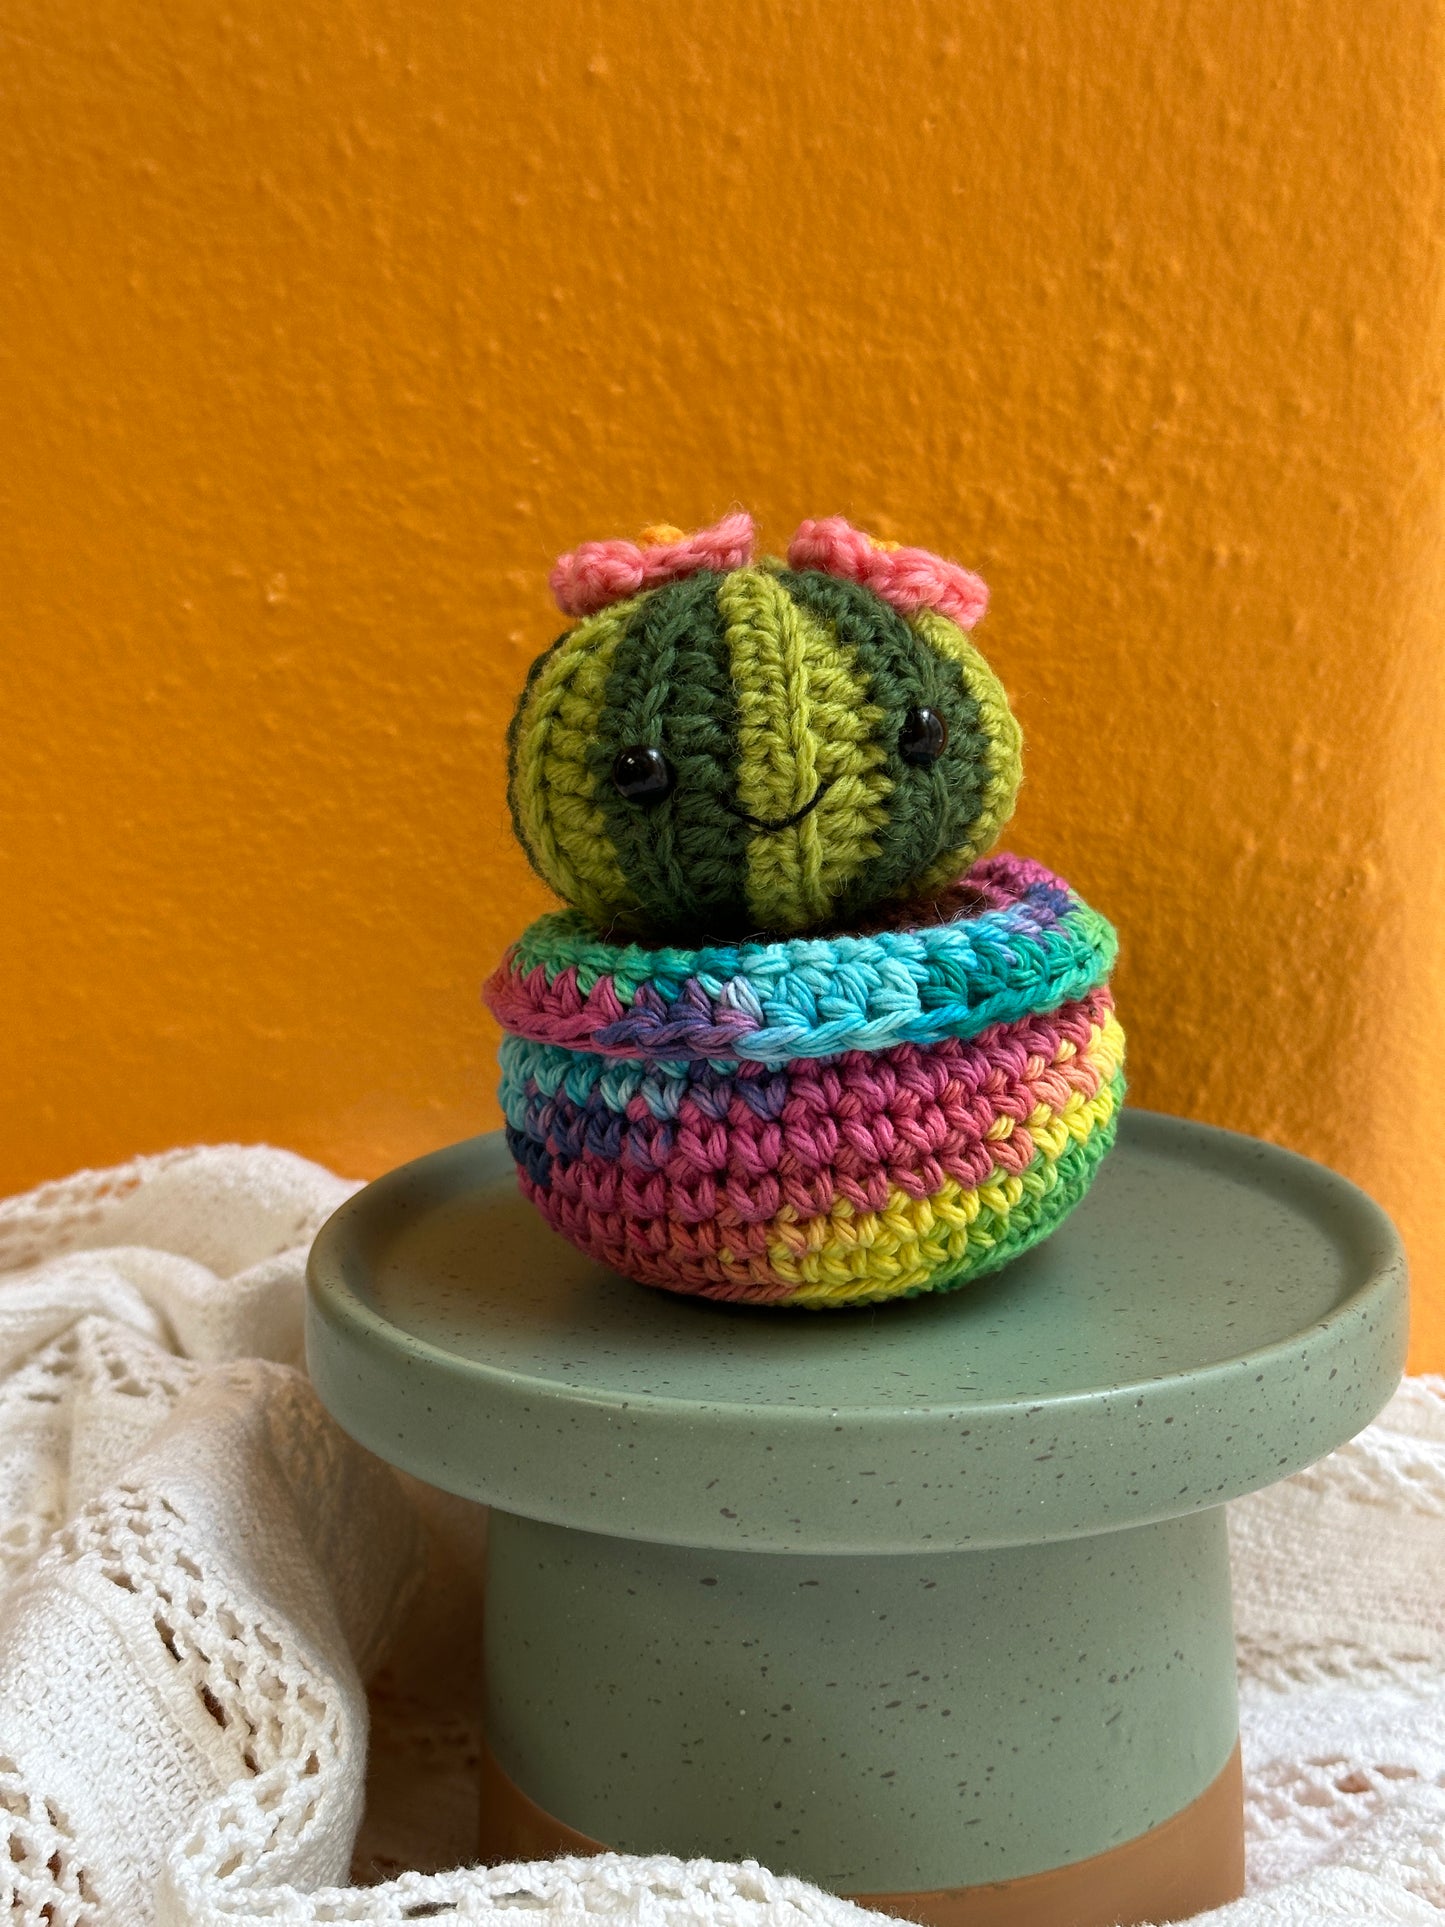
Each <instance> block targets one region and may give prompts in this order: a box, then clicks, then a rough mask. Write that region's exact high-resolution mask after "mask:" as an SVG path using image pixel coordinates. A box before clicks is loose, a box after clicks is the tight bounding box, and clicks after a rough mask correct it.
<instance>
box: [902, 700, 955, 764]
mask: <svg viewBox="0 0 1445 1927" xmlns="http://www.w3.org/2000/svg"><path fill="white" fill-rule="evenodd" d="M947 748H948V724H947V723H946V722H945V721H944V720H943V718H942V717H941V716H940V715H939V713H938V711H937V710H936V709H927V708H920V709H910V710H909V712H908V714H907V715H906V716H905V717H904V719H903V727H902V729H901V730H899V732H898V754H899V755H900V756H901V757H902V758H903V760H904V762H905V763H912V764H913V766H914V767H915V769H927V768H928V766H929V764H930V763H936V762H937V761H938V759H939V757H940V756H941V755H942V754H943V752H944V750H946V749H947Z"/></svg>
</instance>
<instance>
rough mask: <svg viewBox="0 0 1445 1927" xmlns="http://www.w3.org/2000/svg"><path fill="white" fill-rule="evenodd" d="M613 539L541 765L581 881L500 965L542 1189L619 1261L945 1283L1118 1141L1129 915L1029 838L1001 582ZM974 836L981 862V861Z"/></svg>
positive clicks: (594, 547) (528, 1148)
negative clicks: (1121, 915)
mask: <svg viewBox="0 0 1445 1927" xmlns="http://www.w3.org/2000/svg"><path fill="white" fill-rule="evenodd" d="M752 545H753V529H752V523H751V522H750V521H749V520H748V518H747V517H746V516H741V515H739V516H732V517H729V518H728V519H727V520H726V521H724V522H721V523H719V524H718V525H717V526H716V527H715V528H712V529H705V530H704V531H703V532H702V533H701V534H699V535H693V536H685V535H682V534H681V533H680V532H679V531H678V530H676V529H655V530H650V531H648V532H647V534H646V535H645V536H644V538H643V540H642V542H641V543H637V544H634V543H631V542H600V543H588V544H584V546H583V547H581V548H579V549H577V550H576V551H575V552H574V553H572V554H570V555H565V556H563V557H562V559H561V561H560V562H559V563H558V564H557V567H556V569H555V570H554V571H553V574H552V586H553V589H554V591H555V592H556V595H557V600H558V602H559V603H560V604H561V606H562V608H563V609H564V610H565V611H566V613H567V614H568V615H571V616H575V617H576V618H578V621H577V625H576V627H575V628H572V629H569V630H568V631H567V633H566V634H565V635H564V636H562V638H561V639H560V640H559V641H558V642H557V643H555V644H554V645H553V647H552V648H551V650H549V651H548V653H547V654H546V655H545V656H543V657H542V658H541V660H540V661H539V662H538V663H537V664H536V665H535V666H534V668H533V670H532V674H531V678H530V680H529V681H528V684H527V689H526V693H525V694H524V696H523V698H522V702H521V704H520V706H519V708H518V711H517V715H516V718H515V720H514V722H513V725H512V734H511V777H510V796H511V805H512V812H513V817H514V820H515V822H516V825H517V830H518V834H519V835H520V836H521V839H522V842H523V844H524V845H525V847H526V849H527V853H528V855H529V856H530V857H531V860H532V862H533V864H534V865H535V867H536V868H537V869H538V870H539V871H540V873H541V874H542V876H544V877H545V878H546V879H547V881H548V882H549V883H551V884H552V886H553V887H554V888H555V889H556V890H557V891H558V893H559V894H560V895H561V896H563V897H564V898H566V899H567V901H568V902H569V903H570V904H571V905H572V906H573V907H572V908H571V909H569V910H562V911H555V912H553V913H552V914H551V915H549V916H544V917H542V918H540V919H539V920H538V921H537V922H536V923H534V924H533V925H532V927H531V928H530V929H529V930H527V931H526V932H524V933H523V935H522V937H521V939H520V940H519V941H518V942H517V943H516V944H514V945H513V946H512V948H511V950H510V951H509V952H508V953H507V956H506V958H505V959H504V960H503V962H502V964H501V967H500V968H499V969H498V970H497V971H496V972H495V974H494V975H493V977H492V978H491V980H490V982H489V983H488V985H487V989H486V993H485V994H486V999H487V1003H488V1005H489V1006H490V1008H491V1010H492V1013H493V1015H494V1016H495V1017H496V1018H497V1020H498V1021H499V1022H500V1024H501V1026H502V1028H503V1030H504V1031H505V1032H506V1036H505V1038H504V1039H503V1043H502V1049H501V1063H502V1102H503V1106H504V1108H505V1111H506V1118H507V1141H508V1144H509V1145H510V1147H511V1151H512V1155H513V1157H514V1158H515V1159H516V1163H517V1171H518V1178H519V1181H520V1184H521V1187H522V1191H523V1193H524V1194H525V1195H526V1196H527V1197H528V1198H530V1199H531V1201H532V1202H533V1203H534V1204H535V1205H536V1207H537V1209H538V1210H539V1211H540V1212H541V1213H542V1214H543V1216H544V1217H545V1218H546V1219H547V1221H548V1223H549V1224H551V1225H552V1226H553V1227H554V1228H555V1229H556V1230H557V1231H559V1232H560V1233H561V1234H562V1235H563V1236H564V1237H566V1238H568V1239H570V1240H571V1241H572V1243H573V1244H575V1245H577V1246H579V1247H580V1248H581V1249H582V1250H583V1251H586V1252H588V1253H590V1254H591V1255H592V1256H593V1257H594V1258H596V1259H597V1260H599V1261H600V1262H601V1263H602V1264H604V1265H608V1266H610V1267H611V1268H612V1269H614V1270H616V1271H620V1272H623V1273H625V1274H626V1275H627V1276H628V1277H631V1278H635V1279H638V1280H640V1281H642V1282H643V1283H646V1284H651V1285H658V1286H661V1287H663V1288H664V1289H666V1290H669V1291H678V1292H685V1293H689V1294H693V1295H697V1296H700V1297H706V1298H719V1299H731V1300H735V1301H739V1302H744V1303H750V1304H757V1305H770V1306H783V1305H793V1306H799V1307H812V1308H819V1309H821V1308H824V1307H838V1306H844V1305H860V1304H874V1303H878V1302H879V1301H881V1300H884V1299H889V1298H901V1297H912V1296H914V1295H916V1294H917V1293H920V1292H935V1291H949V1290H952V1289H954V1288H955V1287H957V1286H959V1285H961V1284H963V1283H965V1282H966V1281H968V1280H969V1279H973V1278H978V1277H981V1276H983V1275H984V1274H985V1273H987V1272H990V1271H993V1270H996V1269H997V1267H998V1266H999V1265H1001V1264H1004V1263H1006V1262H1007V1261H1009V1260H1010V1259H1012V1258H1015V1257H1017V1256H1018V1255H1019V1254H1020V1253H1021V1252H1024V1251H1027V1250H1029V1249H1030V1248H1031V1247H1032V1246H1033V1245H1036V1244H1037V1243H1038V1242H1039V1241H1040V1240H1041V1239H1043V1238H1046V1237H1048V1236H1049V1235H1050V1233H1051V1232H1053V1231H1054V1230H1055V1229H1056V1228H1057V1227H1058V1225H1059V1224H1061V1223H1062V1222H1063V1220H1064V1218H1065V1217H1067V1215H1068V1214H1069V1212H1070V1211H1072V1210H1073V1208H1074V1206H1075V1205H1076V1204H1077V1203H1078V1202H1079V1200H1080V1199H1081V1198H1082V1197H1083V1195H1084V1193H1085V1192H1086V1191H1087V1189H1088V1187H1089V1185H1090V1183H1091V1182H1092V1180H1093V1176H1094V1173H1095V1171H1096V1170H1097V1169H1098V1166H1099V1163H1100V1161H1101V1159H1102V1158H1103V1157H1104V1156H1105V1155H1106V1154H1107V1152H1108V1150H1109V1147H1110V1146H1111V1145H1112V1143H1113V1142H1114V1135H1115V1132H1116V1130H1117V1127H1118V1116H1119V1107H1120V1105H1121V1104H1122V1102H1123V1097H1124V1072H1123V1054H1124V1038H1123V1032H1122V1031H1121V1030H1120V1028H1119V1023H1118V1019H1117V1018H1116V1016H1115V1014H1114V1004H1113V998H1112V996H1111V994H1110V991H1109V974H1110V971H1111V970H1112V967H1113V963H1114V952H1115V939H1114V933H1113V931H1112V930H1111V929H1110V927H1109V925H1108V924H1107V923H1106V922H1105V921H1104V919H1103V918H1102V917H1100V916H1098V915H1097V914H1096V913H1095V912H1094V911H1092V910H1090V909H1089V907H1088V906H1087V904H1085V903H1083V902H1082V901H1081V900H1080V899H1079V898H1078V897H1077V896H1076V895H1075V894H1074V892H1073V891H1072V890H1070V889H1069V887H1068V885H1067V884H1066V883H1065V882H1064V881H1063V879H1062V878H1060V877H1056V876H1053V875H1052V874H1051V873H1050V872H1049V871H1047V870H1045V869H1043V868H1042V867H1041V866H1040V865H1038V864H1035V863H1027V862H1023V861H1021V860H1020V859H1019V858H1017V857H1011V856H1006V855H1003V854H1001V853H996V854H994V855H992V856H985V855H981V853H982V852H984V851H986V850H987V849H988V848H989V846H990V845H991V844H992V843H993V840H994V838H995V837H996V836H997V834H998V832H999V830H1000V829H1001V827H1002V826H1003V824H1004V823H1005V822H1006V821H1007V819H1008V816H1009V813H1010V811H1011V810H1012V808H1013V802H1014V796H1015V793H1016V791H1017V789H1018V783H1019V732H1018V728H1017V725H1016V724H1015V722H1014V720H1013V717H1012V716H1011V715H1010V713H1009V708H1008V704H1007V702H1006V700H1005V698H1004V694H1003V691H1002V689H1001V688H1000V687H999V685H998V682H997V680H996V679H995V678H994V676H993V674H992V672H991V671H990V669H989V668H988V665H987V664H986V663H985V662H984V660H983V658H982V657H981V656H980V655H979V654H978V652H977V650H976V649H975V648H974V647H973V645H972V643H971V642H970V641H969V640H968V636H967V633H966V632H967V630H968V629H969V628H970V627H971V626H972V624H973V623H974V622H976V621H977V619H978V617H979V616H980V615H981V614H982V613H983V609H984V606H985V603H986V600H987V592H986V591H985V589H984V586H983V584H982V583H981V582H980V581H979V580H978V578H977V577H976V576H972V575H970V574H969V573H968V572H967V571H966V570H964V569H960V568H958V567H957V566H956V565H954V564H953V563H949V562H943V561H941V560H940V559H939V558H938V557H937V556H933V555H929V554H927V553H926V552H925V551H923V550H921V549H903V548H898V547H896V546H893V545H890V544H886V543H879V542H874V541H872V540H871V539H870V538H869V537H867V536H866V535H863V534H861V533H860V532H859V531H858V530H856V529H852V528H850V527H849V526H848V524H847V523H846V522H843V521H840V520H837V519H834V520H832V521H827V522H805V523H804V524H803V526H802V527H801V528H800V529H799V531H798V533H797V535H796V536H794V538H793V541H792V543H791V544H790V545H789V549H788V556H787V560H786V562H782V561H776V560H764V561H762V562H761V563H758V564H754V562H753V560H752ZM976 859H977V860H976Z"/></svg>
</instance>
